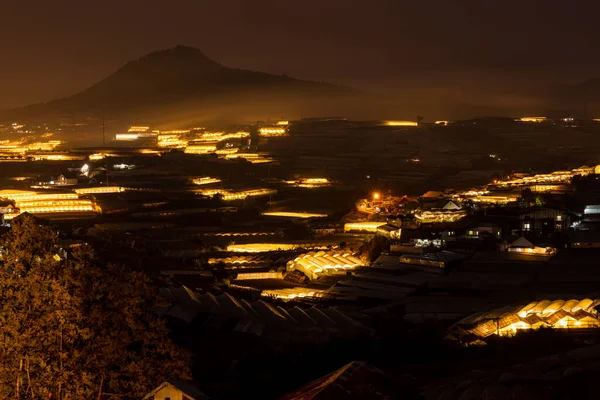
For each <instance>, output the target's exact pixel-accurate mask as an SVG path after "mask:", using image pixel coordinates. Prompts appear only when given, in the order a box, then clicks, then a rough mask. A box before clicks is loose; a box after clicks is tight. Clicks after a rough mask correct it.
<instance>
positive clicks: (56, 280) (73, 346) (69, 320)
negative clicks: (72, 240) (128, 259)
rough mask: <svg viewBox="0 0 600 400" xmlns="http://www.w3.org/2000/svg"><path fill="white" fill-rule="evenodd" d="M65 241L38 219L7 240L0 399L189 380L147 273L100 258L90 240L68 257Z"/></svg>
mask: <svg viewBox="0 0 600 400" xmlns="http://www.w3.org/2000/svg"><path fill="white" fill-rule="evenodd" d="M57 243H58V237H57V234H56V233H55V232H54V231H52V229H50V228H48V227H44V226H38V225H37V224H36V223H35V221H34V220H33V219H31V218H24V219H23V220H21V221H19V223H15V224H13V228H12V230H11V232H10V233H8V234H7V235H5V236H4V237H3V238H2V240H0V398H18V399H58V400H61V399H73V400H77V399H109V398H120V399H123V398H126V399H127V398H141V397H143V394H144V393H146V392H147V391H149V390H150V389H151V388H152V387H153V386H155V385H157V384H159V383H160V382H162V381H164V380H165V379H166V378H168V377H171V376H173V375H179V377H181V378H186V377H187V376H188V374H189V363H188V357H187V354H186V353H184V352H183V351H181V350H179V349H178V348H176V346H174V345H173V344H172V343H171V342H170V340H169V339H168V331H167V329H166V327H165V325H164V323H163V322H162V321H161V320H159V319H158V318H156V317H155V316H154V315H153V314H152V313H151V312H150V310H151V308H152V306H153V304H154V301H155V299H156V293H155V291H154V290H153V288H152V286H151V285H150V284H149V281H148V279H147V277H145V275H143V274H141V273H138V272H132V271H129V270H127V269H126V268H124V267H119V266H115V265H107V266H104V265H100V264H99V263H98V262H97V260H96V258H95V255H94V252H93V251H92V249H91V248H90V247H89V246H87V245H84V246H82V247H81V248H79V249H76V251H74V252H73V254H72V255H70V256H69V257H68V259H67V260H63V259H61V258H60V257H59V256H58V255H57V250H58V247H57Z"/></svg>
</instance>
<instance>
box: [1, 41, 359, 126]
mask: <svg viewBox="0 0 600 400" xmlns="http://www.w3.org/2000/svg"><path fill="white" fill-rule="evenodd" d="M355 94H357V93H356V92H355V91H354V90H351V89H349V88H344V87H337V86H334V85H331V84H326V83H317V82H312V81H304V80H299V79H294V78H291V77H287V76H280V75H271V74H268V73H263V72H255V71H247V70H242V69H236V68H229V67H226V66H223V65H221V64H219V63H218V62H216V61H213V60H212V59H210V58H208V57H207V56H206V55H205V54H204V53H202V52H201V51H200V50H198V49H197V48H194V47H189V46H182V45H178V46H175V47H172V48H170V49H164V50H158V51H154V52H152V53H148V54H146V55H144V56H142V57H140V58H138V59H136V60H133V61H130V62H128V63H127V64H125V65H124V66H123V67H121V68H120V69H118V70H117V71H115V72H114V73H112V74H111V75H109V76H108V77H106V78H104V79H103V80H101V81H99V82H97V83H96V84H94V85H92V86H91V87H89V88H87V89H85V90H83V91H81V92H79V93H77V94H74V95H72V96H70V97H67V98H64V99H58V100H54V101H51V102H49V103H46V104H38V105H32V106H29V107H25V108H23V109H21V110H14V111H17V112H18V114H19V115H36V116H40V115H55V116H56V115H71V116H72V115H82V116H89V115H100V114H107V113H108V114H111V115H119V116H124V117H127V118H133V117H134V116H136V115H143V114H145V113H150V114H154V113H157V114H162V113H166V111H165V110H169V112H170V113H172V112H174V110H175V111H181V110H192V109H193V110H201V109H202V108H204V109H211V110H214V107H215V104H219V106H218V107H219V109H220V110H227V113H231V115H234V116H237V115H239V111H237V110H236V111H233V110H234V109H235V107H241V108H244V107H248V106H251V107H255V108H260V109H272V108H273V107H280V106H281V104H284V105H286V107H287V108H289V109H297V107H299V106H297V105H296V106H294V105H292V103H302V102H305V103H306V104H312V102H313V101H314V100H315V99H322V98H324V97H328V98H332V96H333V97H335V96H339V97H343V96H348V95H349V96H353V95H355ZM219 112H220V113H223V112H225V111H219ZM8 114H13V113H12V112H9V113H8ZM8 114H7V115H8ZM13 115H17V114H13ZM11 119H14V117H11ZM145 119H148V117H145Z"/></svg>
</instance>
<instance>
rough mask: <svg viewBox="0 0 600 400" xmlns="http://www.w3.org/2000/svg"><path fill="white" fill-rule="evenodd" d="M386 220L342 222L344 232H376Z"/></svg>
mask: <svg viewBox="0 0 600 400" xmlns="http://www.w3.org/2000/svg"><path fill="white" fill-rule="evenodd" d="M385 224H386V222H349V223H347V224H344V232H372V233H375V232H377V228H379V227H380V226H383V225H385Z"/></svg>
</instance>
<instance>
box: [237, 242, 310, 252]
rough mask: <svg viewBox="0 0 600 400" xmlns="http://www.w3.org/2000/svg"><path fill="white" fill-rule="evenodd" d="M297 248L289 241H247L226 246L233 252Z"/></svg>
mask: <svg viewBox="0 0 600 400" xmlns="http://www.w3.org/2000/svg"><path fill="white" fill-rule="evenodd" d="M298 248H299V246H298V245H297V244H289V243H249V244H232V245H229V246H227V251H231V252H234V253H263V252H268V251H290V250H296V249H298Z"/></svg>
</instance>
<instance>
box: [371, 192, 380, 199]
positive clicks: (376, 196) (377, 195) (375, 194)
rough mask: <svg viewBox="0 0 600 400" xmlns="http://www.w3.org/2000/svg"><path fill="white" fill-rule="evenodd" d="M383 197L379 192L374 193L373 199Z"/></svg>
mask: <svg viewBox="0 0 600 400" xmlns="http://www.w3.org/2000/svg"><path fill="white" fill-rule="evenodd" d="M380 197H381V195H380V194H379V193H377V192H375V193H373V200H379V198H380Z"/></svg>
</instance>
